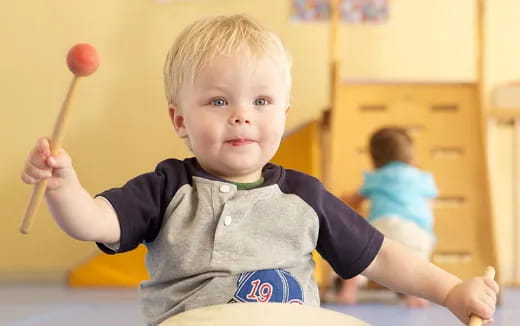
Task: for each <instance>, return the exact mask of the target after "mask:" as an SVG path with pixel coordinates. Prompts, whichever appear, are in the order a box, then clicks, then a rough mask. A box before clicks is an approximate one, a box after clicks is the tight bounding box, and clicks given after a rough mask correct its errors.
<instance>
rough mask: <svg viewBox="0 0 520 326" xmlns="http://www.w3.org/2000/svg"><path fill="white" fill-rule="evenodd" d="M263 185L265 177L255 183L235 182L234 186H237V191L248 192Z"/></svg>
mask: <svg viewBox="0 0 520 326" xmlns="http://www.w3.org/2000/svg"><path fill="white" fill-rule="evenodd" d="M263 183H264V177H261V178H260V179H258V180H257V181H255V182H246V183H241V182H233V184H234V185H235V186H237V189H238V190H248V189H252V188H255V187H258V186H261V185H262V184H263Z"/></svg>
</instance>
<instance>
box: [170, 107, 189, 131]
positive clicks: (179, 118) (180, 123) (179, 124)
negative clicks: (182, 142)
mask: <svg viewBox="0 0 520 326" xmlns="http://www.w3.org/2000/svg"><path fill="white" fill-rule="evenodd" d="M168 113H169V114H170V120H172V124H173V128H174V129H175V132H176V133H177V136H179V137H180V138H186V137H188V133H187V132H186V127H185V126H184V116H183V115H182V114H181V111H180V110H178V109H177V108H176V107H175V106H173V105H170V107H169V108H168Z"/></svg>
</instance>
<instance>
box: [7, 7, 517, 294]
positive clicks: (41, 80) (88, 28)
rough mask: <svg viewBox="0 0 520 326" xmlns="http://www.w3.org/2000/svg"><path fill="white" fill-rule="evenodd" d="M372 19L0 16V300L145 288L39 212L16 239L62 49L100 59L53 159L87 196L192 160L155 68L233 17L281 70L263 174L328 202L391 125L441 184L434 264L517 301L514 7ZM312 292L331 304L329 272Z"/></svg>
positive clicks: (166, 12) (19, 11)
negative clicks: (490, 271) (194, 29)
mask: <svg viewBox="0 0 520 326" xmlns="http://www.w3.org/2000/svg"><path fill="white" fill-rule="evenodd" d="M315 2H316V1H315ZM317 2H319V1H317ZM385 4H386V7H385V8H386V11H385V12H384V13H383V14H382V15H381V16H379V17H378V19H375V20H373V21H370V19H366V20H364V19H360V20H358V21H343V22H340V23H338V24H337V25H336V27H334V26H332V24H331V22H330V21H329V20H328V19H322V17H321V16H320V15H315V16H310V17H309V16H304V15H301V9H302V7H301V6H302V5H303V6H307V7H306V8H307V9H309V8H310V9H309V10H311V9H312V8H313V6H316V3H313V1H307V2H305V1H290V0H263V1H249V0H191V1H190V0H169V1H168V0H161V1H159V0H111V1H102V0H90V1H65V0H46V1H42V0H26V1H1V2H0V21H2V26H3V28H1V29H0V41H1V43H2V45H3V46H2V51H1V58H2V60H0V83H1V86H2V89H3V92H2V96H0V108H1V109H0V110H1V115H0V117H1V118H0V124H1V128H0V142H1V143H0V146H1V148H3V149H4V151H3V153H4V154H2V155H1V159H0V198H2V202H3V204H4V210H3V213H2V216H1V219H0V237H1V238H2V239H3V240H4V243H5V245H4V247H3V249H2V250H1V251H0V283H2V284H28V283H39V284H65V285H71V286H74V287H92V286H94V287H97V286H109V287H114V286H115V287H119V286H122V287H129V288H135V286H136V285H137V284H138V282H139V281H140V280H141V279H142V278H143V277H146V272H145V271H144V266H143V256H144V249H143V248H141V249H139V250H137V251H135V252H133V253H129V254H124V255H119V256H116V257H108V256H103V255H102V254H101V253H100V252H99V251H98V249H97V247H96V246H95V245H94V244H92V243H85V242H79V241H76V240H73V239H71V238H69V237H67V236H66V235H65V234H64V233H63V232H61V231H60V230H59V229H58V227H57V226H56V225H55V223H54V222H53V220H52V217H51V216H50V214H49V212H48V210H47V208H46V207H45V205H42V207H40V210H39V211H38V214H37V216H36V219H35V221H34V225H33V227H32V230H31V233H30V234H29V235H21V234H20V233H19V232H18V225H19V223H20V218H21V216H22V214H23V211H24V209H25V206H26V203H27V200H28V198H29V195H30V192H31V187H29V186H27V185H25V184H23V183H22V182H21V180H20V177H19V175H20V171H21V169H22V167H23V164H24V160H25V158H26V155H27V154H28V152H29V151H30V149H31V148H32V147H33V146H34V144H35V141H36V139H37V138H38V137H41V136H45V135H48V136H50V133H51V131H52V127H53V124H54V121H55V118H56V116H57V113H58V111H59V108H60V105H61V103H62V101H63V98H64V96H65V92H66V90H67V87H68V84H69V82H70V80H71V79H72V75H71V73H70V72H69V71H68V69H67V66H66V64H65V56H66V53H67V51H68V49H69V48H70V47H71V46H73V45H74V44H76V43H80V42H87V43H90V44H92V45H94V46H95V47H96V48H97V50H98V52H99V54H100V57H101V64H100V67H99V69H98V71H97V72H96V73H95V74H94V75H92V76H90V77H88V78H83V79H81V80H80V81H79V84H78V87H77V90H76V95H75V97H74V101H73V104H72V105H73V112H72V116H71V120H70V124H69V126H68V129H67V132H66V136H65V140H64V143H63V146H64V148H65V149H66V150H67V151H68V152H69V153H70V154H71V156H72V158H73V164H74V166H75V168H76V170H77V172H78V174H79V176H80V179H81V180H82V183H83V185H84V187H85V188H86V189H87V190H88V191H90V192H91V193H92V194H96V193H98V192H101V191H103V190H105V189H107V188H110V187H113V186H120V185H122V184H123V183H124V182H125V181H127V180H128V179H130V178H131V177H133V176H135V175H137V174H140V173H143V172H147V171H150V170H152V169H153V168H154V167H155V165H156V164H157V162H159V161H161V160H163V159H165V158H168V157H176V158H182V157H186V156H190V155H191V154H190V152H189V151H188V150H187V149H186V147H185V145H184V143H183V142H182V141H181V140H179V139H177V137H176V136H175V134H174V131H173V129H172V127H171V125H170V121H169V118H168V113H167V106H166V100H165V96H164V88H163V79H162V78H163V76H162V66H163V62H164V59H165V56H166V52H167V50H168V48H169V47H170V45H171V43H172V42H173V40H174V39H175V38H176V36H177V35H178V34H179V32H180V31H181V30H182V29H183V28H184V27H185V26H186V25H187V24H189V23H191V22H192V21H193V20H195V19H198V18H201V17H204V16H208V15H215V14H231V13H245V14H248V15H251V16H253V17H255V18H257V19H258V20H260V21H261V22H262V23H263V24H265V25H267V26H268V27H269V28H271V29H272V30H274V31H275V32H277V33H278V34H279V35H280V36H281V38H282V39H283V41H284V42H285V43H286V45H287V47H288V48H289V50H290V51H291V53H292V55H293V59H294V67H293V80H294V82H293V84H294V88H293V100H292V110H291V111H290V114H289V120H288V122H287V138H286V140H285V141H284V143H283V144H282V148H281V149H280V152H279V153H278V154H277V156H276V157H275V159H274V161H275V162H277V163H281V164H284V165H285V166H287V167H290V168H297V169H301V170H303V171H305V172H307V173H310V174H313V175H315V176H317V177H319V178H321V179H322V181H323V182H324V183H325V184H326V185H327V186H328V187H329V188H330V189H331V190H332V192H333V193H335V194H337V195H339V194H341V193H343V192H345V191H351V190H353V189H356V188H357V187H358V186H359V184H360V182H361V179H360V178H361V171H363V170H368V169H370V168H371V167H370V164H369V160H368V157H367V153H366V145H365V143H366V139H367V137H368V135H369V134H370V133H371V132H372V131H373V130H374V129H375V128H377V127H380V126H382V125H385V124H397V125H402V126H404V127H406V128H408V129H409V130H410V131H411V133H412V135H413V136H414V140H416V144H417V147H418V161H419V162H418V163H419V165H421V166H422V167H424V168H425V169H427V170H430V171H433V173H434V175H435V177H436V179H437V180H439V188H440V197H439V199H438V201H437V202H436V207H435V211H436V218H437V223H436V232H437V236H438V247H437V249H436V252H435V253H434V257H433V261H434V262H435V263H436V264H439V265H440V266H442V267H443V268H446V269H448V270H450V271H452V272H454V273H456V274H458V275H460V276H461V277H469V276H472V275H480V274H481V273H482V271H483V267H484V266H485V265H489V264H492V265H494V266H497V270H498V275H497V278H498V279H499V280H500V282H501V284H502V285H504V286H514V285H518V284H520V253H519V250H520V237H519V232H520V223H519V222H518V220H519V218H520V203H519V201H518V189H517V187H518V186H517V185H518V184H519V182H518V181H520V178H519V175H520V174H519V173H518V168H519V166H518V162H519V154H518V146H519V143H518V142H519V141H520V140H519V139H520V138H519V135H520V132H519V131H518V121H520V120H519V117H520V114H519V112H520V86H518V84H519V83H520V65H519V64H518V58H520V43H519V42H517V41H516V38H515V37H516V34H515V31H517V30H518V29H520V2H518V1H514V0H492V1H489V0H488V1H477V0H458V1H452V0H436V1H427V0H388V1H387V2H385ZM298 6H300V7H298ZM298 10H300V12H299V11H298ZM317 259H319V258H318V257H317ZM316 275H317V278H318V281H319V283H320V286H321V287H322V288H323V289H326V288H328V287H329V286H330V270H329V268H328V266H327V265H326V264H325V263H323V262H321V261H320V262H319V263H318V270H317V274H316Z"/></svg>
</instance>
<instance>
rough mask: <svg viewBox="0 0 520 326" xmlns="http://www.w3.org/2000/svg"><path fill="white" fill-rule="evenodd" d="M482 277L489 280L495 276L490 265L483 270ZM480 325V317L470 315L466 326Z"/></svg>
mask: <svg viewBox="0 0 520 326" xmlns="http://www.w3.org/2000/svg"><path fill="white" fill-rule="evenodd" d="M484 278H487V279H490V280H492V279H494V278H495V269H494V268H493V267H492V266H488V267H486V271H485V272H484ZM481 325H482V319H481V318H480V317H478V316H475V315H471V318H470V319H469V324H468V326H481Z"/></svg>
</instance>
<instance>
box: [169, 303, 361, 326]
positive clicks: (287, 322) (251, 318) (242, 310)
mask: <svg viewBox="0 0 520 326" xmlns="http://www.w3.org/2000/svg"><path fill="white" fill-rule="evenodd" d="M233 325H247V326H266V325H284V326H292V325H294V326H296V325H298V326H316V325H326V326H370V325H369V324H367V323H365V322H363V321H361V320H359V319H356V318H354V317H351V316H348V315H345V314H341V313H339V312H335V311H332V310H328V309H323V308H318V307H313V306H306V305H299V304H284V303H231V304H221V305H216V306H208V307H203V308H198V309H194V310H189V311H186V312H183V313H180V314H178V315H175V316H173V317H171V318H170V319H168V320H166V321H164V322H163V323H161V326H233Z"/></svg>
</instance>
